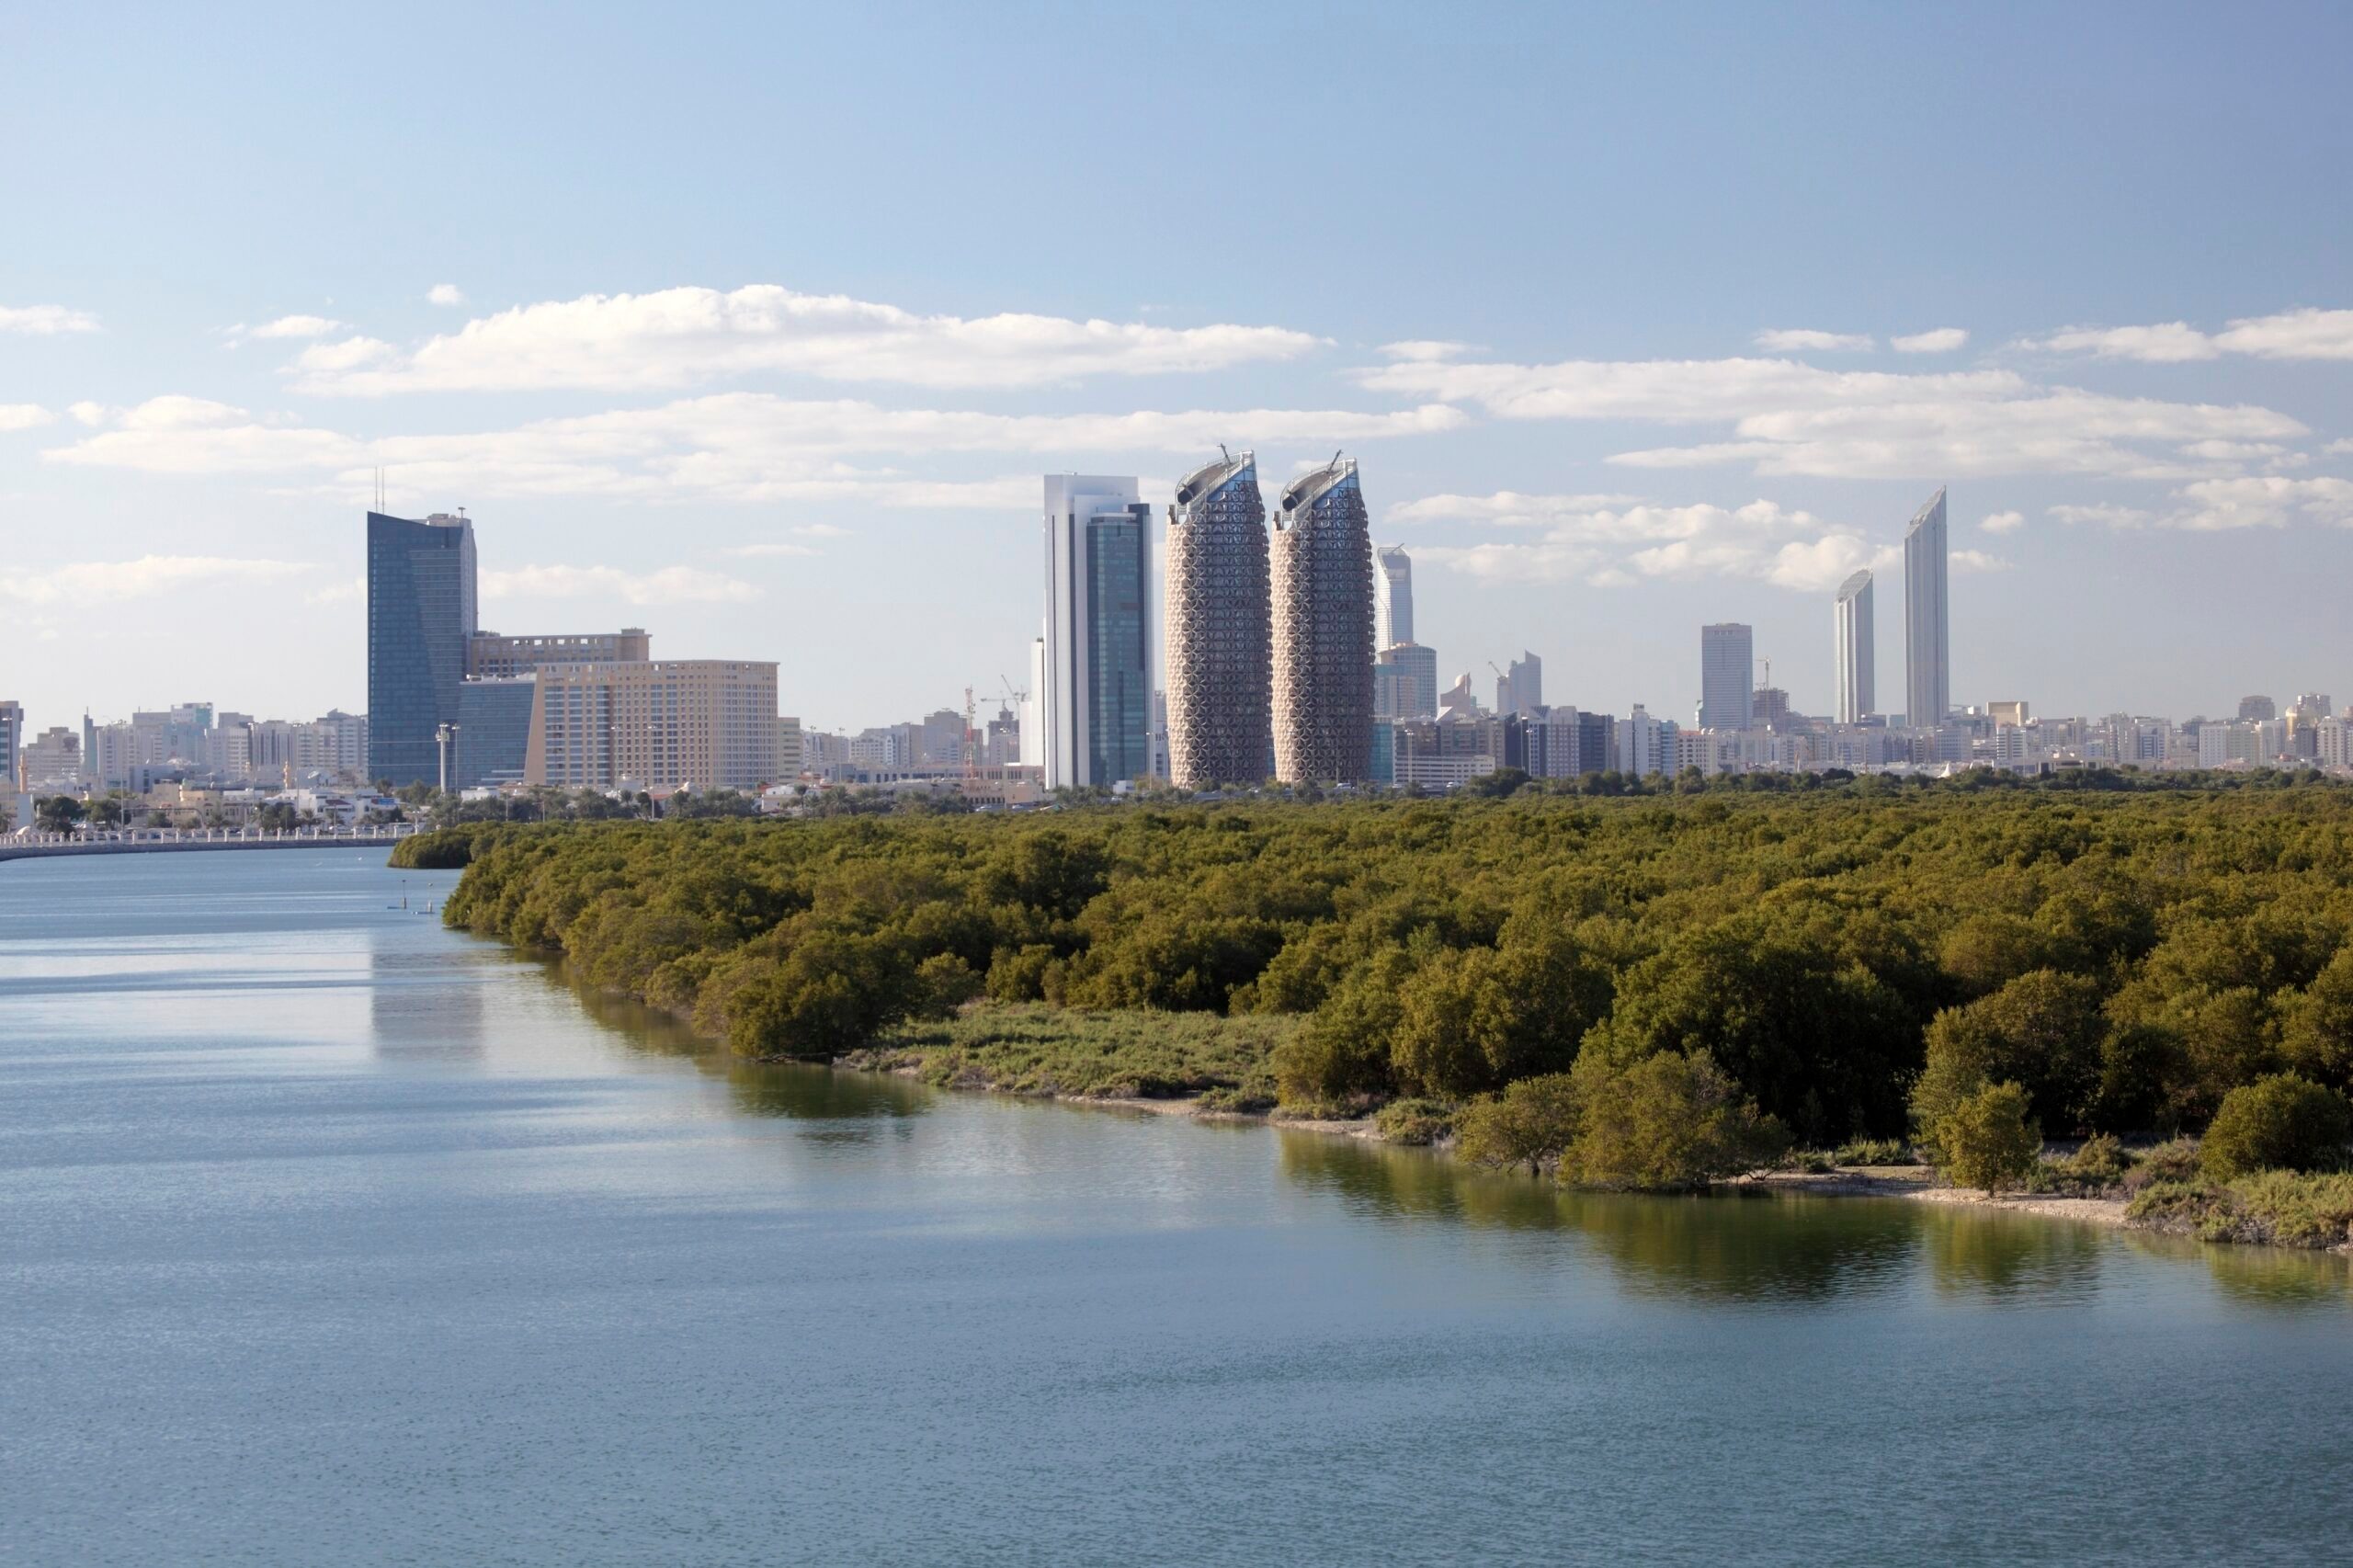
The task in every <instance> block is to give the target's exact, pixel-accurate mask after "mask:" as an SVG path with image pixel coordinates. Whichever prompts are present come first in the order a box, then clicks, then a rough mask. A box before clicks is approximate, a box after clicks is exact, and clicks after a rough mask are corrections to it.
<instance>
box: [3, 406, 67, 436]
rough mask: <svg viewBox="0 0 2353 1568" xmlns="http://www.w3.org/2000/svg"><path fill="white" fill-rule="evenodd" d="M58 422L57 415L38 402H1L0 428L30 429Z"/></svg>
mask: <svg viewBox="0 0 2353 1568" xmlns="http://www.w3.org/2000/svg"><path fill="white" fill-rule="evenodd" d="M56 422H57V415H54V414H51V412H50V411H49V410H47V409H46V408H43V407H42V406H41V405H40V404H39V403H0V430H29V429H31V428H33V426H37V425H53V424H55V423H56Z"/></svg>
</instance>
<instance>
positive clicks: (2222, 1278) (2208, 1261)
mask: <svg viewBox="0 0 2353 1568" xmlns="http://www.w3.org/2000/svg"><path fill="white" fill-rule="evenodd" d="M2126 1235H2127V1236H2129V1237H2130V1238H2131V1243H2132V1244H2133V1246H2134V1247H2135V1248H2136V1249H2138V1250H2140V1251H2142V1252H2145V1253H2154V1254H2155V1255H2157V1256H2162V1257H2167V1258H2179V1259H2182V1260H2183V1261H2185V1262H2186V1261H2188V1259H2190V1258H2193V1257H2195V1258H2199V1259H2201V1260H2202V1261H2203V1262H2204V1263H2205V1265H2206V1267H2208V1268H2209V1269H2211V1270H2212V1271H2213V1275H2214V1283H2215V1285H2216V1286H2217V1287H2218V1288H2219V1289H2220V1290H2222V1293H2223V1294H2224V1295H2226V1296H2228V1297H2230V1298H2231V1299H2232V1301H2235V1302H2239V1303H2242V1304H2244V1305H2246V1306H2253V1307H2289V1308H2293V1307H2309V1306H2330V1305H2336V1306H2347V1307H2353V1258H2347V1257H2345V1256H2339V1255H2336V1254H2333V1253H2325V1252H2306V1251H2302V1250H2301V1249H2297V1248H2291V1247H2268V1246H2241V1245H2238V1244H2234V1243H2228V1242H2201V1241H2196V1240H2193V1239H2192V1238H2190V1237H2188V1236H2168V1235H2161V1234H2159V1233H2155V1232H2154V1231H2129V1232H2127V1233H2126Z"/></svg>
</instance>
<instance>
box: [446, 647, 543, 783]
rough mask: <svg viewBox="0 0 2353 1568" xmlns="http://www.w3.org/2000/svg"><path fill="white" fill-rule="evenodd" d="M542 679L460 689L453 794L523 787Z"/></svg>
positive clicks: (497, 679) (498, 679) (506, 679)
mask: <svg viewBox="0 0 2353 1568" xmlns="http://www.w3.org/2000/svg"><path fill="white" fill-rule="evenodd" d="M539 684H540V683H539V678H538V675H537V673H536V672H534V673H533V674H530V675H510V676H489V677H487V678H485V679H482V680H470V681H467V682H466V683H465V684H464V685H462V686H460V687H458V738H457V742H456V744H454V745H452V746H451V747H450V751H449V788H450V789H452V790H478V789H481V788H483V787H484V786H494V785H499V784H517V783H520V782H522V779H523V775H524V771H525V769H526V767H528V765H529V758H530V750H531V709H532V706H533V704H534V701H535V700H536V699H537V698H538V696H539Z"/></svg>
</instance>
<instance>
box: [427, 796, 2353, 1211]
mask: <svg viewBox="0 0 2353 1568" xmlns="http://www.w3.org/2000/svg"><path fill="white" fill-rule="evenodd" d="M395 861H396V863H398V864H405V865H413V866H427V867H429V866H442V867H456V866H462V867H463V868H464V875H463V877H462V878H461V879H460V884H459V886H458V888H457V889H456V890H455V891H454V892H452V894H451V895H450V897H449V900H448V901H447V903H445V905H444V917H445V919H446V920H447V921H448V922H449V924H450V925H451V926H458V927H460V928H463V929H468V930H472V931H474V932H477V933H479V934H482V935H485V936H492V937H499V938H502V939H504V940H506V941H507V942H509V943H512V944H514V945H516V946H517V947H521V948H525V949H532V950H537V951H542V952H550V953H561V954H562V955H563V957H564V958H565V960H567V963H568V966H569V967H570V969H571V970H572V971H573V972H574V974H575V975H576V976H578V977H579V978H580V979H581V980H582V981H583V982H584V983H587V984H589V985H591V986H593V987H596V988H597V989H599V990H603V991H606V992H609V993H611V994H617V995H621V996H626V997H630V998H631V999H634V1000H637V1001H641V1002H643V1003H646V1004H648V1005H650V1006H655V1007H658V1008H661V1009H664V1010H665V1011H668V1012H670V1013H673V1014H675V1015H676V1016H678V1017H682V1018H684V1019H687V1020H688V1021H689V1022H690V1023H691V1026H692V1027H693V1028H695V1029H696V1030H697V1031H698V1032H699V1033H701V1034H703V1035H706V1036H709V1037H711V1038H715V1039H723V1040H727V1041H728V1043H729V1044H730V1045H731V1046H732V1047H733V1049H734V1050H735V1051H739V1052H741V1053H743V1054H745V1055H746V1056H751V1057H756V1058H791V1059H800V1060H810V1061H824V1062H835V1063H836V1064H838V1065H842V1066H845V1067H853V1068H865V1069H870V1070H875V1071H883V1072H893V1073H900V1074H906V1075H909V1076H914V1077H919V1078H921V1079H923V1080H925V1081H926V1082H929V1083H932V1084H935V1085H940V1086H946V1087H965V1088H992V1089H997V1090H1002V1091H1006V1092H1012V1093H1018V1094H1031V1095H1051V1096H1057V1097H1063V1098H1070V1099H1076V1100H1084V1101H1093V1102H1097V1103H1116V1104H1138V1105H1143V1106H1146V1107H1148V1108H1155V1109H1157V1108H1172V1107H1174V1106H1176V1105H1178V1104H1181V1105H1182V1106H1183V1108H1185V1109H1186V1110H1187V1111H1188V1112H1190V1113H1193V1114H1207V1115H1254V1116H1256V1115H1267V1116H1271V1117H1272V1118H1273V1119H1275V1120H1277V1121H1278V1122H1281V1123H1285V1124H1289V1125H1294V1126H1307V1127H1314V1128H1320V1129H1323V1130H1326V1131H1352V1132H1355V1133H1358V1135H1370V1136H1377V1137H1381V1138H1382V1139H1384V1140H1386V1141H1389V1142H1401V1143H1419V1144H1432V1145H1437V1146H1438V1147H1440V1148H1442V1149H1445V1150H1447V1151H1449V1153H1452V1154H1453V1155H1454V1156H1455V1157H1457V1158H1460V1159H1464V1160H1468V1161H1471V1162H1472V1163H1475V1164H1479V1165H1489V1166H1494V1167H1499V1168H1515V1167H1516V1168H1519V1169H1523V1170H1527V1171H1529V1172H1531V1173H1535V1174H1538V1175H1540V1176H1545V1177H1547V1178H1549V1179H1552V1180H1557V1181H1561V1182H1563V1183H1566V1184H1570V1185H1575V1186H1585V1187H1603V1188H1613V1189H1625V1190H1688V1189H1694V1188H1700V1187H1709V1186H1714V1185H1722V1184H1732V1183H1746V1184H1749V1185H1768V1186H1792V1187H1801V1188H1811V1189H1814V1190H1824V1191H1853V1190H1872V1191H1878V1192H1882V1193H1893V1194H1900V1195H1906V1196H1910V1195H1917V1196H1923V1197H1930V1196H1934V1197H1935V1198H1936V1199H1937V1200H1940V1201H1953V1200H1956V1199H1958V1198H1959V1195H1960V1194H1961V1192H1963V1191H1974V1192H1977V1193H1982V1194H1983V1195H1984V1196H1983V1197H1982V1198H1979V1199H1973V1200H1975V1201H1993V1202H1996V1203H1999V1204H2000V1205H2001V1206H2004V1207H2011V1208H2018V1209H2023V1210H2029V1211H2036V1212H2057V1213H2064V1214H2067V1215H2070V1216H2072V1217H2075V1218H2083V1219H2093V1220H2099V1221H2105V1222H2110V1223H2129V1224H2131V1225H2134V1226H2138V1227H2142V1228H2146V1229H2152V1230H2159V1231H2167V1232H2174V1233H2183V1234H2190V1235H2196V1236H2200V1237H2202V1238H2205V1239H2209V1240H2229V1241H2251V1242H2268V1243H2273V1244H2284V1245H2290V1246H2302V1247H2334V1248H2338V1249H2353V1242H2349V1241H2348V1235H2349V1234H2353V1174H2347V1170H2346V1166H2347V1139H2348V1136H2353V1102H2348V1101H2347V1098H2346V1091H2347V1087H2348V1085H2353V790H2348V789H2347V788H2345V787H2343V786H2338V785H2333V784H2327V783H2322V782H2316V781H2313V780H2310V779H2308V778H2300V779H2297V780H2294V781H2292V782H2291V781H2289V780H2287V779H2284V778H2274V779H2269V780H2258V781H2256V782H2249V783H2245V784H2241V785H2237V786H2219V787H2218V786H2210V787H2206V788H2200V789H2196V790H2185V789H2180V788H2167V789H2162V790H2160V789H2154V788H2146V789H2144V788H2131V787H2122V788H2116V789H2110V790H2086V789H2082V788H2049V787H2044V788H2036V787H2031V786H2019V785H2016V784H2011V785H2007V786H2006V787H1993V786H1987V785H1984V783H1982V782H1980V781H1976V780H1972V779H1969V778H1964V779H1962V780H1959V781H1954V782H1951V783H1947V784H1943V785H1929V786H1923V785H1920V784H1909V785H1895V784H1893V783H1892V782H1891V781H1886V780H1877V779H1863V780H1855V781H1853V782H1851V783H1838V782H1832V783H1828V784H1821V783H1815V784H1812V785H1806V786H1798V787H1790V786H1787V785H1785V784H1784V785H1779V786H1778V787H1776V786H1767V787H1750V788H1739V789H1721V788H1720V789H1711V790H1705V791H1701V792H1695V793H1692V794H1688V795H1672V796H1651V797H1644V798H1631V799H1609V798H1602V799H1595V798H1589V797H1574V796H1573V797H1565V798H1564V797H1561V796H1550V795H1536V794H1533V793H1532V792H1523V793H1522V794H1520V795H1519V796H1518V797H1517V798H1506V799H1487V800H1464V799H1452V800H1445V801H1421V800H1404V801H1398V800H1392V801H1363V802H1331V803H1313V804H1309V803H1276V804H1248V805H1219V806H1211V807H1199V806H1194V807H1185V806H1163V805H1158V804H1145V805H1123V806H1097V807H1083V808H1080V809H1075V810H1066V811H1061V812H1048V813H1039V814H1035V815H1029V816H1023V817H1014V818H1002V817H957V816H947V817H941V816H919V817H910V818H904V819H902V818H890V817H873V816H866V817H851V818H835V819H827V820H814V821H789V822H745V821H717V822H713V821H699V822H684V821H674V822H662V823H644V822H620V823H566V824H534V825H529V826H524V825H514V826H509V825H506V824H477V825H470V826H466V827H460V828H454V829H449V830H445V831H443V832H441V833H438V834H435V835H426V836H424V837H420V838H418V839H414V840H411V841H409V842H407V843H405V844H404V845H403V846H401V848H400V849H399V850H398V851H397V852H396V856H395ZM2046 1138H2048V1139H2050V1140H2052V1142H2049V1143H2046V1142H2045V1140H2046ZM1915 1160H1916V1161H1918V1162H1921V1164H1919V1165H1914V1166H1911V1167H1910V1168H1908V1169H1895V1168H1893V1167H1896V1166H1898V1165H1902V1164H1903V1163H1904V1162H1907V1161H1915ZM1931 1173H1933V1175H1932V1174H1931ZM1938 1180H1942V1181H1945V1182H1948V1183H1949V1184H1950V1185H1949V1186H1938V1185H1935V1183H1936V1182H1937V1181H1938ZM2005 1193H2007V1194H2009V1195H2010V1196H2008V1197H2006V1198H2005V1197H2003V1196H2002V1195H2003V1194H2005Z"/></svg>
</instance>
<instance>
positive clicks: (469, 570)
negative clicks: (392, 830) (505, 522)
mask: <svg viewBox="0 0 2353 1568" xmlns="http://www.w3.org/2000/svg"><path fill="white" fill-rule="evenodd" d="M477 630H479V626H478V622H477V619H476V614H475V601H474V534H473V525H472V523H471V522H469V521H468V520H467V518H466V517H465V516H464V515H463V514H462V513H460V514H459V515H457V516H454V517H453V516H449V515H448V514H445V513H436V514H434V515H433V516H432V517H426V518H425V519H423V520H422V521H416V520H412V519H410V518H407V517H386V516H385V515H384V514H382V513H381V512H370V513H369V514H368V718H369V747H368V776H369V778H377V779H385V780H389V781H390V782H391V784H392V787H393V788H394V789H398V788H400V787H401V786H402V785H404V784H415V783H427V784H429V783H433V782H435V781H436V779H437V778H438V775H439V770H440V754H439V748H438V744H437V743H436V742H435V739H434V735H435V733H436V732H437V731H438V730H439V728H440V727H441V726H442V725H444V724H454V723H456V722H458V688H459V687H460V686H462V685H463V684H464V683H465V678H466V649H467V644H468V642H470V640H471V639H472V636H473V634H474V632H475V631H477Z"/></svg>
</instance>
